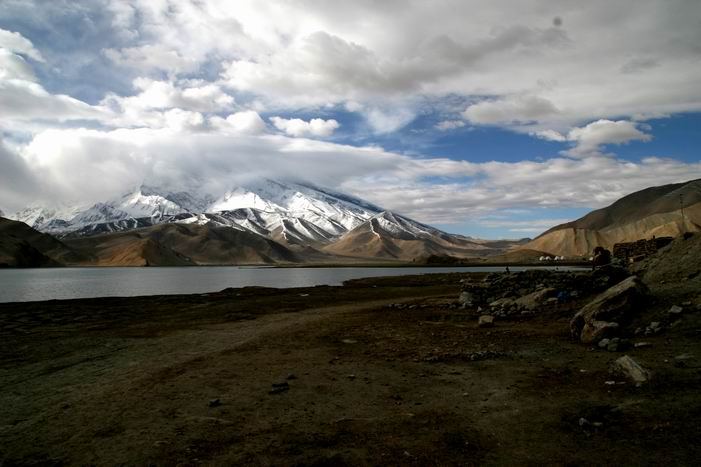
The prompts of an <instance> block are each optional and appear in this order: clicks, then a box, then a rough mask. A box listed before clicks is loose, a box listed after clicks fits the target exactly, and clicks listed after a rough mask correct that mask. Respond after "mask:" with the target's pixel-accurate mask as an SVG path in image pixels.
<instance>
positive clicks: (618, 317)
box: [570, 276, 649, 344]
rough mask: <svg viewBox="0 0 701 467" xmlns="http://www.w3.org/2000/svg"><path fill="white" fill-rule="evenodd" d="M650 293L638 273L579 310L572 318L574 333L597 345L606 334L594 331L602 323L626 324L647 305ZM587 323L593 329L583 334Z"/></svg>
mask: <svg viewBox="0 0 701 467" xmlns="http://www.w3.org/2000/svg"><path fill="white" fill-rule="evenodd" d="M648 295H649V290H648V288H647V286H646V285H645V284H644V283H643V282H642V281H641V280H640V279H639V278H638V277H637V276H631V277H629V278H627V279H625V280H623V281H621V282H619V283H618V284H616V285H614V286H613V287H611V288H609V289H608V290H606V291H605V292H602V293H601V294H599V295H598V296H597V297H596V298H594V300H592V301H591V302H589V303H588V304H587V305H585V306H584V308H582V309H581V310H579V312H578V313H577V314H576V315H575V316H574V318H572V321H570V330H571V331H572V335H573V336H574V337H576V338H577V339H582V341H583V342H586V343H587V344H589V343H594V344H595V343H596V339H597V338H598V339H599V340H601V339H602V338H604V337H606V335H605V333H603V332H593V331H597V330H601V328H602V325H601V323H599V322H604V323H618V324H619V325H624V324H626V323H627V322H628V321H629V320H630V319H631V317H632V316H633V315H634V314H635V313H636V312H637V311H638V309H639V308H640V307H642V306H643V304H644V301H645V299H646V297H647V296H648ZM585 326H586V327H587V329H588V330H589V331H592V332H587V333H585V334H583V333H582V331H583V330H584V328H585Z"/></svg>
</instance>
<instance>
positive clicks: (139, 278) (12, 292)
mask: <svg viewBox="0 0 701 467" xmlns="http://www.w3.org/2000/svg"><path fill="white" fill-rule="evenodd" d="M510 269H511V270H512V271H513V272H517V271H521V270H524V269H528V268H524V267H512V268H510ZM560 269H567V268H560ZM503 270H504V268H503V267H432V268H426V267H403V268H379V267H378V268H367V267H364V268H363V267H358V268H265V267H264V268H256V267H237V266H218V267H206V266H198V267H168V268H158V267H154V268H46V269H0V303H2V302H26V301H36V300H52V299H69V298H92V297H133V296H137V295H173V294H191V293H206V292H218V291H220V290H223V289H225V288H227V287H246V286H252V285H256V286H262V287H281V288H287V287H312V286H315V285H341V284H342V283H343V281H347V280H349V279H358V278H361V277H381V276H401V275H410V274H430V273H446V272H474V271H482V272H491V271H503Z"/></svg>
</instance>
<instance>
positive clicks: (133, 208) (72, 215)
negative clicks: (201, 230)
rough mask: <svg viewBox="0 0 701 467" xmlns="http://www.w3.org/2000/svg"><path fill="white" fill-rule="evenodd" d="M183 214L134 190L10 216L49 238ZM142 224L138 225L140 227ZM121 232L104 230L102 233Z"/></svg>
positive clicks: (164, 201)
mask: <svg viewBox="0 0 701 467" xmlns="http://www.w3.org/2000/svg"><path fill="white" fill-rule="evenodd" d="M183 212H187V211H186V210H185V209H183V208H182V207H180V206H178V205H177V204H176V203H174V202H172V201H170V200H168V199H166V198H165V197H163V196H160V195H154V194H148V195H144V194H143V193H142V190H140V189H139V190H135V191H133V192H131V193H128V194H126V195H124V196H122V197H121V198H119V199H117V200H113V201H108V202H102V203H96V204H93V205H92V206H85V205H73V206H69V205H58V206H54V207H44V206H31V207H29V208H27V209H24V210H23V211H20V212H18V213H17V214H15V215H14V216H13V218H14V219H15V220H18V221H21V222H24V223H25V224H27V225H29V226H30V227H33V228H35V229H37V230H39V231H42V232H47V233H52V234H67V233H70V232H77V231H84V232H85V233H92V232H93V231H96V232H101V231H103V230H101V229H99V228H96V227H97V226H99V225H101V224H108V223H120V222H121V223H122V224H123V225H124V226H125V228H133V227H127V226H129V225H134V224H135V223H134V222H133V221H135V220H136V219H144V220H145V219H149V220H150V221H149V222H146V224H148V225H152V224H156V223H158V222H161V221H164V220H166V219H168V218H170V217H171V216H173V215H176V214H180V213H183ZM143 223H144V222H142V224H143ZM113 230H124V228H122V229H117V228H115V229H107V230H106V231H113Z"/></svg>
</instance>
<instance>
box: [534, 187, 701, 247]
mask: <svg viewBox="0 0 701 467" xmlns="http://www.w3.org/2000/svg"><path fill="white" fill-rule="evenodd" d="M681 201H683V203H684V218H683V219H682V214H681V210H680V206H681ZM697 231H701V180H693V181H690V182H686V183H675V184H671V185H664V186H659V187H652V188H647V189H645V190H642V191H638V192H636V193H632V194H630V195H628V196H625V197H623V198H621V199H620V200H618V201H616V202H615V203H613V204H612V205H610V206H608V207H605V208H603V209H597V210H596V211H592V212H590V213H589V214H587V215H586V216H584V217H582V218H580V219H578V220H576V221H573V222H568V223H566V224H561V225H558V226H556V227H553V228H552V229H550V230H548V231H547V232H545V233H543V234H542V235H540V236H539V237H537V238H535V239H534V240H533V241H531V242H529V243H527V244H526V245H524V246H523V248H528V249H533V250H541V251H547V252H549V253H550V254H555V255H565V256H581V255H588V254H590V253H591V252H592V250H593V249H594V247H596V246H599V245H601V246H604V247H606V248H609V249H610V248H612V247H613V245H614V244H615V243H619V242H632V241H635V240H638V239H641V238H651V237H652V236H657V237H662V236H670V237H676V236H678V235H680V234H681V233H683V232H697Z"/></svg>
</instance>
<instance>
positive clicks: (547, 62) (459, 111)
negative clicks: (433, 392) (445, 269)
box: [0, 0, 701, 238]
mask: <svg viewBox="0 0 701 467" xmlns="http://www.w3.org/2000/svg"><path fill="white" fill-rule="evenodd" d="M699 83H701V4H700V3H699V2H698V1H697V0H656V1H653V0H617V1H616V2H611V1H597V0H595V1H590V2H582V1H580V0H557V1H552V0H503V1H499V2H494V1H486V0H484V1H475V0H453V1H449V0H434V1H430V2H427V1H412V0H405V1H400V0H384V1H377V0H356V1H353V2H336V1H323V0H284V1H282V0H280V1H275V0H269V1H265V2H260V1H248V0H237V1H228V0H83V1H81V2H75V1H71V0H52V1H31V0H2V1H1V2H0V209H2V210H3V211H4V212H6V213H11V212H14V211H16V210H19V209H21V208H23V207H25V206H27V205H36V204H39V205H51V204H57V203H69V204H70V203H76V202H80V203H81V204H85V203H86V202H98V201H105V200H108V199H112V198H114V197H117V196H119V195H122V194H124V193H126V192H128V191H130V190H132V189H133V188H134V187H138V186H139V185H140V184H142V183H146V184H149V185H155V186H164V187H169V188H171V189H176V190H177V189H187V190H198V191H201V192H206V193H210V194H213V195H214V196H216V195H218V194H221V193H223V192H224V191H226V190H227V189H230V188H232V187H234V186H236V185H239V184H245V182H246V181H247V180H251V179H256V178H259V177H268V178H279V179H293V180H301V181H306V182H311V183H315V184H317V185H321V186H325V187H329V188H333V189H336V190H339V191H342V192H346V193H349V194H353V195H356V196H359V197H361V198H363V199H366V200H368V201H371V202H373V203H375V204H377V205H379V206H382V207H384V208H386V209H389V210H392V211H395V212H398V213H401V214H404V215H407V216H409V217H411V218H414V219H416V220H418V221H421V222H425V223H429V224H431V225H434V226H436V227H439V228H442V229H444V230H446V231H449V232H453V233H461V234H465V235H472V236H477V237H482V238H520V237H525V236H529V237H533V236H536V235H538V234H539V233H541V232H543V231H544V230H546V229H548V228H549V227H552V226H553V225H556V224H559V223H562V222H565V221H569V220H573V219H576V218H578V217H580V216H582V215H583V214H585V213H587V212H589V211H590V210H592V209H596V208H600V207H603V206H606V205H608V204H610V203H612V202H613V201H615V200H616V199H618V198H620V197H621V196H623V195H626V194H629V193H632V192H634V191H637V190H640V189H643V188H646V187H649V186H656V185H663V184H667V183H674V182H682V181H687V180H692V179H696V178H701V161H700V156H699V150H698V148H699V147H701V85H699Z"/></svg>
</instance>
